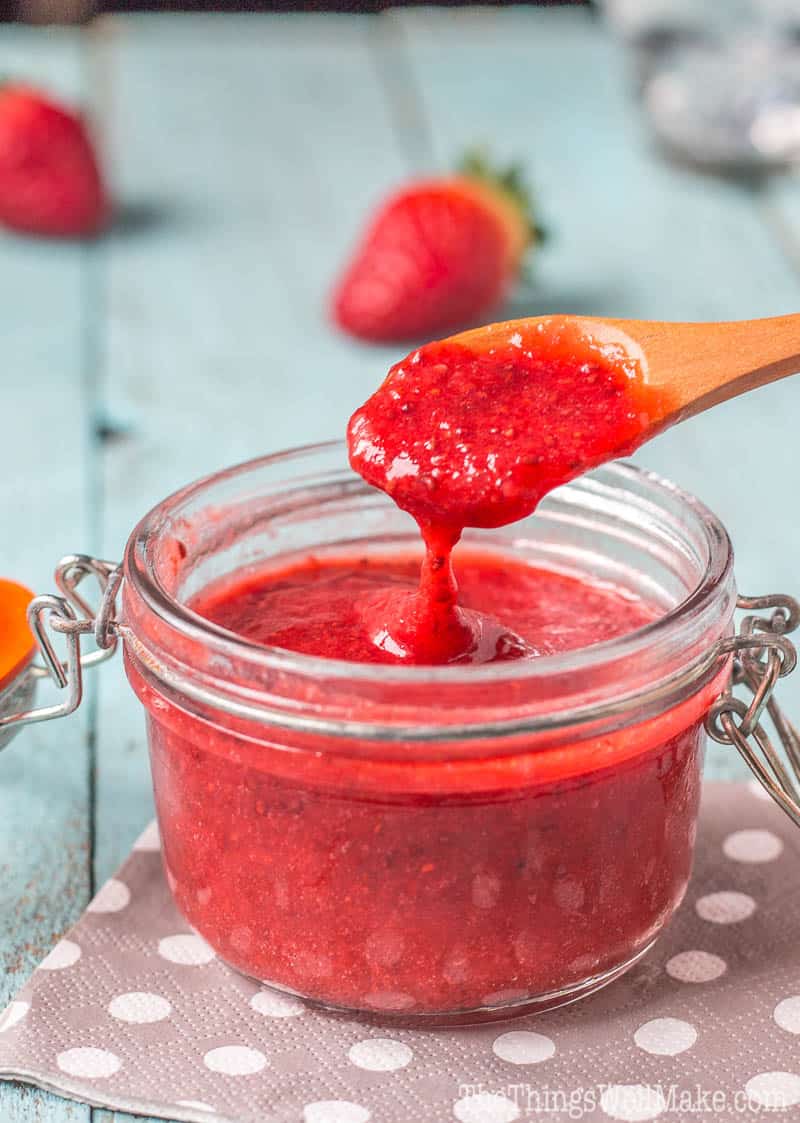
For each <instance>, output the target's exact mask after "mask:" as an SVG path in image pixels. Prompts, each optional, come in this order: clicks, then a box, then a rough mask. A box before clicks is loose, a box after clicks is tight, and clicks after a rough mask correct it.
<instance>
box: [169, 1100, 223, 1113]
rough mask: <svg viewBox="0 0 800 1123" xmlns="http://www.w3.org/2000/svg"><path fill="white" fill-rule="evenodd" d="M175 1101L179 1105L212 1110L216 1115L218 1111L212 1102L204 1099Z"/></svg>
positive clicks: (199, 1109) (200, 1109)
mask: <svg viewBox="0 0 800 1123" xmlns="http://www.w3.org/2000/svg"><path fill="white" fill-rule="evenodd" d="M175 1103H176V1105H177V1106H178V1107H195V1108H197V1110H198V1111H210V1112H211V1114H212V1115H216V1111H217V1109H216V1108H215V1107H212V1106H211V1104H206V1103H203V1101H202V1100H176V1101H175Z"/></svg>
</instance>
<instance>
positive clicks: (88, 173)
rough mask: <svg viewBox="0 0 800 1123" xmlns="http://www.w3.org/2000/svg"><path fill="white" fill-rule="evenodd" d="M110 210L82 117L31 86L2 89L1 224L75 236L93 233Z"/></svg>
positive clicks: (0, 91)
mask: <svg viewBox="0 0 800 1123" xmlns="http://www.w3.org/2000/svg"><path fill="white" fill-rule="evenodd" d="M109 210H110V207H109V201H108V197H107V195H106V190H105V187H104V185H103V180H102V175H101V173H100V168H99V166H98V162H97V158H96V156H95V153H94V149H93V147H92V142H91V140H90V139H89V135H88V133H87V131H86V128H85V126H84V123H83V121H82V119H81V118H80V117H79V116H78V115H77V114H75V113H72V112H71V111H70V110H68V109H65V108H63V107H62V106H60V105H58V104H57V103H56V102H54V101H51V100H50V99H48V98H46V97H44V96H43V95H42V94H40V93H39V92H38V91H36V90H34V89H32V88H30V87H27V86H21V85H14V84H9V85H3V86H0V223H2V224H3V225H5V226H9V227H11V229H13V230H22V231H25V232H26V233H29V234H43V235H49V236H52V237H79V236H82V235H89V234H96V233H97V232H98V231H99V230H100V229H101V228H102V227H103V226H104V225H105V223H106V222H107V220H108V216H109Z"/></svg>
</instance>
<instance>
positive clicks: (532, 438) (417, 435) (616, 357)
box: [348, 318, 665, 664]
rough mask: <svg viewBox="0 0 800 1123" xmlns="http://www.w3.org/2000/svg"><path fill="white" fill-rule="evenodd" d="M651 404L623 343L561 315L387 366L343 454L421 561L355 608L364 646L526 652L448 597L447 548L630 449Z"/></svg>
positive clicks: (413, 657) (660, 399) (429, 657)
mask: <svg viewBox="0 0 800 1123" xmlns="http://www.w3.org/2000/svg"><path fill="white" fill-rule="evenodd" d="M664 402H665V394H664V392H663V391H662V390H656V389H651V388H650V387H649V386H648V385H647V383H646V382H645V381H644V379H643V377H642V368H641V364H640V361H639V359H638V358H637V356H636V354H635V352H634V350H633V349H631V350H628V349H627V348H625V347H624V346H623V345H622V344H621V343H619V342H609V341H608V340H602V341H600V340H598V339H596V338H594V337H593V336H591V335H590V334H588V333H587V332H586V330H585V328H584V327H583V326H582V325H581V322H580V321H574V320H571V319H569V318H551V319H543V320H533V321H517V322H512V323H508V324H495V325H491V326H489V327H487V328H483V329H480V330H479V331H475V332H469V333H465V334H464V335H462V336H454V337H452V338H451V339H447V340H443V341H441V342H438V343H430V344H428V345H427V346H425V347H421V348H420V349H419V350H417V351H414V352H412V354H410V355H409V356H408V357H407V358H405V359H403V360H402V361H401V362H399V363H397V364H396V365H395V366H394V367H392V369H391V370H390V371H389V374H388V376H387V377H386V379H385V381H384V382H383V384H382V385H381V386H380V388H379V389H378V390H377V391H376V392H375V393H374V394H373V395H372V397H371V398H370V399H369V400H368V401H367V402H366V403H365V404H364V405H363V406H362V407H361V408H360V409H358V410H357V411H356V412H355V413H354V414H353V416H352V418H351V419H350V423H349V426H348V448H349V454H350V462H351V464H352V466H353V467H354V468H355V470H356V471H357V472H359V473H360V474H361V475H362V476H363V478H364V479H365V480H366V481H367V482H368V483H370V484H372V485H373V486H375V487H378V488H381V489H382V490H383V491H385V492H386V493H387V494H388V495H390V496H391V498H392V499H393V500H394V502H395V503H396V504H397V505H398V506H399V507H401V508H402V509H403V510H405V511H408V512H409V514H411V515H412V516H413V517H414V518H415V519H416V521H417V523H418V524H419V527H420V530H421V532H422V536H423V539H424V542H425V559H424V562H423V565H422V572H421V578H420V584H419V589H418V591H417V592H416V593H411V594H409V593H407V592H406V593H402V594H397V593H391V592H389V593H386V594H384V595H383V596H379V597H375V598H373V599H371V600H370V601H369V602H367V603H365V605H364V616H365V626H366V627H367V628H368V630H369V632H370V635H371V636H372V638H373V642H375V643H376V644H377V645H378V646H379V647H381V648H382V649H383V650H384V651H386V652H387V653H391V654H392V655H393V656H394V657H395V658H397V659H398V660H406V661H408V662H413V663H432V664H435V663H448V662H464V661H468V662H491V661H495V660H504V659H513V658H520V657H524V656H525V655H526V654H529V653H530V652H529V651H528V650H527V648H526V645H525V643H524V641H522V640H521V639H520V638H519V637H518V636H516V635H515V634H514V633H512V632H509V631H508V630H506V629H503V628H501V627H500V626H499V625H498V624H497V623H496V622H495V621H493V620H491V619H488V618H485V617H483V618H481V617H479V616H477V615H476V614H475V613H469V612H467V611H465V610H464V609H463V608H461V607H460V606H459V604H458V589H457V585H456V580H455V577H454V574H453V568H452V551H453V547H454V546H455V544H456V543H457V542H458V540H459V538H460V536H461V533H462V531H463V529H464V528H465V527H467V526H470V527H497V526H503V525H505V524H506V523H510V522H514V521H516V520H517V519H520V518H523V517H525V516H526V515H529V514H531V513H532V512H533V511H534V510H535V508H536V506H537V504H538V503H539V501H540V500H541V499H542V497H543V496H544V495H546V494H547V492H548V491H550V490H551V489H552V488H554V487H557V486H558V485H559V484H562V483H566V482H567V481H568V480H570V479H572V478H574V477H575V476H577V475H580V474H581V473H583V472H585V471H587V470H588V469H590V468H593V467H595V466H597V465H598V464H600V463H602V462H604V461H606V460H609V459H612V458H614V457H617V456H621V455H628V454H629V453H631V452H632V451H633V450H634V449H635V448H636V447H637V446H638V445H639V444H640V443H641V442H642V440H643V439H644V437H645V435H647V436H650V435H652V432H653V426H654V422H655V421H656V419H657V418H659V417H660V416H662V414H663V413H664V408H665V405H664Z"/></svg>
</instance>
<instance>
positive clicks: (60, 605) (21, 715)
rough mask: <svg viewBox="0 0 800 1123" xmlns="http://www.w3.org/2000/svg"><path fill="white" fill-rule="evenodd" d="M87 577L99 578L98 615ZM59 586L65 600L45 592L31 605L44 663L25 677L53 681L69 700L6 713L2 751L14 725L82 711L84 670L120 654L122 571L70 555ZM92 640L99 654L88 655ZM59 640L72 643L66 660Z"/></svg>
mask: <svg viewBox="0 0 800 1123" xmlns="http://www.w3.org/2000/svg"><path fill="white" fill-rule="evenodd" d="M87 577H93V578H94V579H95V580H96V582H97V585H98V586H99V589H100V603H99V607H98V608H97V611H95V610H94V609H93V608H92V606H91V605H90V604H89V602H88V601H87V600H86V598H85V597H84V596H83V595H82V594H81V593H80V592H78V589H79V587H80V585H81V583H82V582H83V581H84V580H85V579H86V578H87ZM55 582H56V585H57V587H58V589H59V592H60V594H61V595H60V596H56V595H54V594H52V593H45V594H43V595H42V596H38V597H35V598H34V599H33V600H32V601H31V603H30V605H29V606H28V623H29V624H30V628H31V631H32V632H33V634H34V636H35V637H36V643H37V646H38V649H39V655H40V656H41V663H34V664H32V665H31V666H30V667H28V668H27V670H26V671H25V672H24V673H25V674H27V675H29V676H32V677H33V678H34V679H39V678H47V677H49V678H50V679H52V681H53V682H54V683H55V684H56V686H57V687H58V688H59V689H61V690H64V689H67V691H68V693H67V697H66V698H65V699H64V700H63V701H61V702H58V703H56V704H55V705H51V706H40V707H37V708H34V709H28V710H21V711H19V712H17V713H11V714H4V713H3V712H2V710H0V747H2V746H3V745H4V744H5V743H6V742H7V738H4V737H2V731H3V730H4V729H8V727H10V726H15V725H29V724H31V723H32V722H36V721H47V720H49V719H50V718H55V717H64V716H65V715H66V714H71V713H72V712H73V711H74V710H76V709H77V708H78V706H79V705H80V703H81V699H82V698H83V671H84V669H85V668H87V667H93V666H95V664H97V663H102V662H103V661H104V660H105V659H108V658H110V657H111V656H112V655H113V654H114V652H115V651H116V649H117V640H118V624H117V621H116V619H115V617H114V613H115V609H116V600H117V594H118V592H119V588H120V585H121V583H122V568H121V567H120V566H119V565H117V564H115V563H114V562H107V561H101V560H100V559H98V558H92V557H89V556H88V555H86V554H69V555H68V556H67V557H65V558H62V559H61V561H60V562H59V564H58V566H57V567H56V571H55ZM88 635H90V636H92V638H93V639H94V643H95V649H94V650H93V651H82V650H81V643H82V638H83V637H84V636H88ZM56 636H62V637H63V639H64V642H65V643H66V657H65V658H63V659H62V658H61V657H60V656H59V654H58V652H57V650H56V641H55V637H56Z"/></svg>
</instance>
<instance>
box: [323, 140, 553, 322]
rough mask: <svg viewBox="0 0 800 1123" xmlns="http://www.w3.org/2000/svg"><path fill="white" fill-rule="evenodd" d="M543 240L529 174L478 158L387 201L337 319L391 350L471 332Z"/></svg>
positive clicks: (338, 295)
mask: <svg viewBox="0 0 800 1123" xmlns="http://www.w3.org/2000/svg"><path fill="white" fill-rule="evenodd" d="M541 238H542V231H541V228H540V227H538V226H537V225H536V223H535V221H534V218H533V206H532V200H531V197H530V194H529V192H528V190H527V188H526V187H525V184H524V181H523V177H522V176H521V174H520V170H519V169H518V168H516V167H512V168H509V169H508V170H507V171H505V172H502V173H496V172H494V171H493V170H492V168H491V167H490V166H489V164H488V162H487V161H486V159H485V158H484V157H483V156H482V155H481V154H477V153H475V154H471V155H469V156H468V157H467V158H466V159H465V160H464V163H463V164H462V166H461V169H460V171H459V172H458V173H457V174H456V175H452V176H448V177H444V178H437V179H428V180H423V181H419V182H415V183H412V184H411V185H409V186H408V187H405V188H403V189H401V190H400V191H398V192H397V193H396V194H395V195H393V196H392V197H391V198H389V199H388V200H387V202H386V203H385V204H384V205H383V207H382V208H381V209H380V210H379V211H378V213H377V214H376V216H375V218H374V220H373V222H372V224H371V226H370V227H369V228H368V230H367V231H366V234H365V236H364V238H363V240H362V242H361V245H360V246H359V248H358V249H357V251H356V254H355V256H354V258H353V260H352V261H351V262H350V264H349V266H348V267H347V269H346V270H345V273H344V275H343V276H342V277H341V279H340V281H339V283H338V285H337V286H336V289H335V292H334V296H333V305H332V312H333V318H334V320H335V321H336V323H337V324H338V325H339V326H340V327H341V328H342V329H343V330H344V331H346V332H348V333H349V334H351V335H354V336H356V337H357V338H360V339H365V340H370V341H373V342H385V343H389V342H399V341H403V340H417V339H421V338H426V337H430V336H433V335H437V334H441V333H443V332H446V331H450V330H453V329H456V328H459V327H464V326H469V325H472V324H474V323H476V322H478V321H480V320H483V319H485V318H486V317H487V316H489V314H490V313H491V312H492V311H493V310H494V309H496V308H498V307H499V306H500V305H501V304H502V302H503V301H504V299H505V298H506V296H507V295H508V292H509V290H510V289H511V287H512V285H513V284H514V282H515V281H516V280H517V279H518V278H519V276H520V272H521V269H522V264H523V259H524V257H525V255H526V253H527V252H528V251H529V250H530V249H531V247H532V246H533V245H535V244H536V243H538V242H540V241H541Z"/></svg>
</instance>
